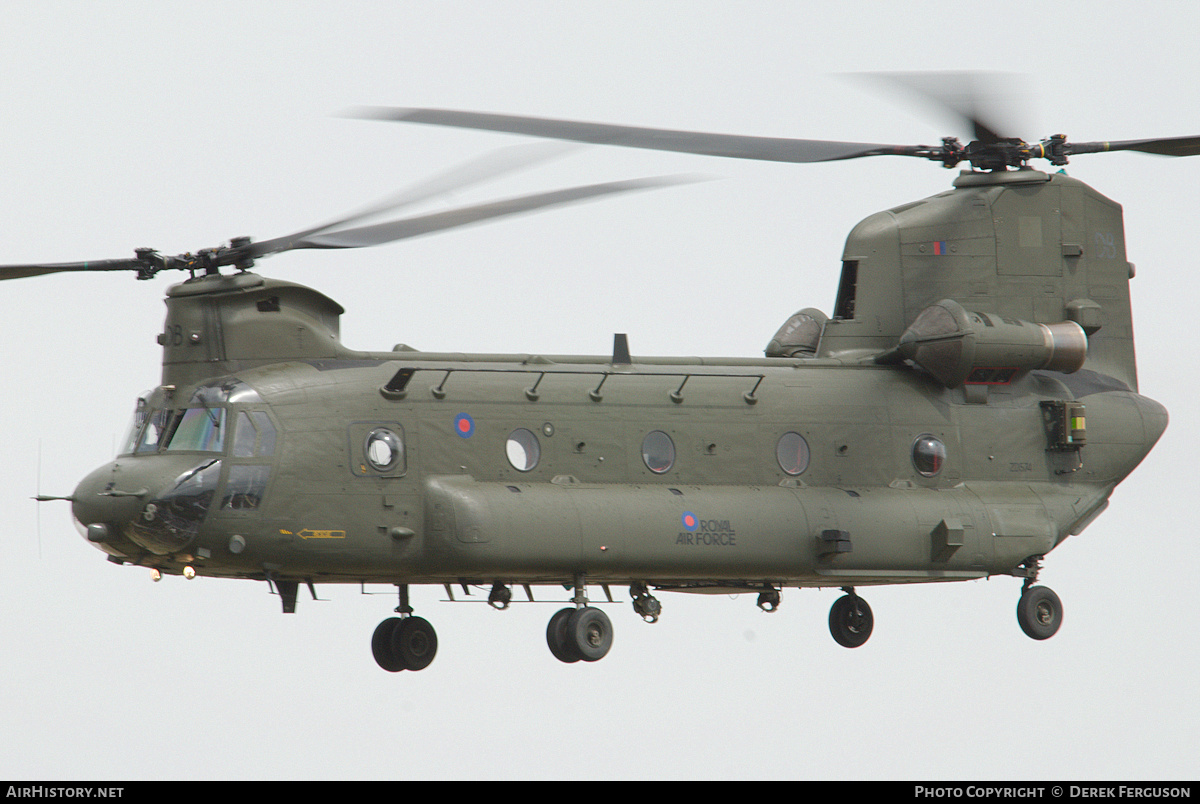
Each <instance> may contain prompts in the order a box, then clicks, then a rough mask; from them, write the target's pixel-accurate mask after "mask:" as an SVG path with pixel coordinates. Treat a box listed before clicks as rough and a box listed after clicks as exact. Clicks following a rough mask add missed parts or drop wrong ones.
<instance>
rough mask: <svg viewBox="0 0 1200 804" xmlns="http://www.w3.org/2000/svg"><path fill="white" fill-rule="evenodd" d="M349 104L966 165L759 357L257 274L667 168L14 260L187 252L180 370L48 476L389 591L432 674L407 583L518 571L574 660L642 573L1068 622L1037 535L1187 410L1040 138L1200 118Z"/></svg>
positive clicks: (652, 607)
mask: <svg viewBox="0 0 1200 804" xmlns="http://www.w3.org/2000/svg"><path fill="white" fill-rule="evenodd" d="M355 114H356V115H358V116H364V117H372V118H376V119H385V120H395V121H403V122H409V123H423V124H434V125H448V126H458V127H466V128H475V129H485V130H492V131H499V132H507V133H511V134H520V135H528V136H533V137H541V138H553V139H562V140H574V141H579V142H587V143H602V144H611V145H621V146H628V147H637V148H652V149H661V150H669V151H681V152H687V153H695V154H707V155H713V156H723V157H736V158H746V159H760V160H770V161H781V162H824V161H837V160H844V159H855V158H862V157H875V156H908V157H918V158H922V159H927V160H932V161H935V162H938V163H940V164H942V165H943V166H945V167H947V168H951V167H956V166H958V165H960V164H961V163H964V162H965V163H967V164H968V165H969V166H970V169H967V170H963V171H962V172H961V173H960V174H959V175H958V177H957V178H956V179H955V180H954V182H953V187H952V189H950V190H949V191H946V192H944V193H941V194H939V195H935V196H933V197H931V198H927V199H924V200H920V201H916V202H913V203H909V204H905V205H902V206H899V207H896V208H894V209H891V210H888V211H885V212H880V213H877V214H875V215H872V216H870V217H868V218H866V219H865V220H863V221H862V222H861V223H859V224H858V225H857V226H856V227H854V229H853V230H852V231H851V232H850V234H849V236H848V238H847V241H846V246H845V250H844V253H843V255H842V268H841V279H840V283H839V287H838V292H837V297H836V299H835V301H834V305H833V308H832V315H826V314H825V313H823V312H821V311H819V310H816V309H813V308H805V309H802V310H800V311H799V312H797V313H796V314H795V315H793V316H792V317H791V318H789V319H788V320H787V321H786V322H785V323H784V324H783V326H782V327H780V329H779V330H778V331H777V332H776V333H775V335H774V337H772V338H771V339H770V341H769V343H768V345H767V347H766V350H765V354H764V356H762V357H743V358H707V357H706V358H677V357H651V356H637V357H634V356H632V355H631V352H630V349H629V344H628V341H627V339H626V338H625V336H624V335H616V336H615V337H614V345H613V351H612V354H606V355H542V354H462V353H439V352H422V351H416V350H413V349H411V348H409V347H406V346H397V347H395V348H394V349H393V350H392V351H381V352H362V351H354V350H350V349H347V348H345V347H344V346H342V344H341V342H340V340H339V317H340V315H341V314H342V312H343V309H342V308H341V307H340V306H339V305H338V304H337V303H336V302H334V301H333V300H332V299H330V298H329V297H327V296H325V295H323V294H321V293H319V292H317V291H316V290H313V289H310V288H307V287H304V286H301V285H298V284H294V283H290V282H285V281H281V280H276V279H271V278H267V277H264V276H261V275H258V274H256V273H253V272H251V271H250V270H249V269H250V268H251V267H252V266H253V264H254V262H255V261H256V260H258V259H260V258H263V257H266V256H269V255H272V254H277V253H281V252H285V251H289V250H293V249H302V248H329V249H332V248H357V247H363V246H373V245H380V244H382V243H386V242H390V241H393V240H398V239H402V238H404V237H410V236H414V235H416V234H424V233H429V232H433V231H438V230H441V229H445V228H449V227H452V226H458V225H463V224H465V223H472V222H476V221H479V220H484V219H487V218H493V217H500V216H504V215H508V214H515V213H517V212H527V211H532V210H535V209H541V208H544V207H548V206H553V205H555V204H561V203H569V202H574V201H578V200H583V199H586V198H593V197H599V196H602V195H608V194H614V193H620V192H626V191H632V190H640V189H648V188H652V187H658V186H664V185H668V184H672V183H678V182H679V181H683V180H685V179H681V178H679V177H660V178H656V179H649V180H637V181H632V182H614V183H610V184H604V185H592V186H589V187H581V188H572V189H569V190H562V191H555V192H552V193H544V194H539V195H536V196H526V197H522V198H518V199H511V200H509V201H506V202H499V203H497V204H491V205H483V206H478V207H470V208H465V209H461V210H455V211H451V212H443V213H435V214H433V215H425V216H419V217H414V218H405V219H401V220H397V221H391V222H388V223H383V224H372V225H357V224H360V223H361V221H362V220H364V219H365V218H366V217H367V216H369V215H374V214H378V213H381V212H384V211H390V210H392V209H395V208H397V207H399V206H402V205H403V204H406V203H409V202H411V201H412V200H414V199H416V198H418V197H426V196H427V195H428V194H429V193H432V192H435V191H436V190H437V188H439V187H443V186H447V185H452V184H454V183H456V182H459V181H462V180H463V176H462V175H450V176H447V177H442V178H441V179H439V180H435V181H432V182H430V183H428V184H427V185H425V186H423V187H420V188H417V189H416V190H415V191H413V192H410V193H407V194H403V195H401V196H398V197H395V198H392V199H389V200H388V201H387V202H384V203H381V204H379V205H376V206H374V207H372V208H370V209H368V210H366V211H365V212H362V213H356V214H354V215H351V216H347V217H344V218H341V219H338V220H336V221H333V222H331V223H328V224H324V225H322V226H318V227H313V228H310V229H306V230H303V231H301V232H298V233H295V234H293V235H289V236H286V237H282V238H276V239H273V240H267V241H261V242H253V241H251V240H249V239H248V238H239V239H235V240H233V241H231V242H230V243H229V244H228V245H227V246H222V247H218V248H214V249H206V250H203V251H200V252H197V253H195V254H190V253H189V254H183V255H178V256H166V255H163V254H160V253H158V252H157V251H153V250H150V249H141V250H138V251H136V252H135V256H134V257H133V258H131V259H119V260H107V261H102V262H99V263H67V264H46V265H21V266H9V267H5V268H0V278H4V279H9V278H16V277H27V276H35V275H40V274H46V273H52V272H59V271H96V270H132V271H134V272H135V273H136V275H137V276H138V278H142V279H145V278H149V277H152V276H154V275H156V274H157V273H159V272H160V271H163V270H169V269H175V270H186V271H188V272H190V274H191V276H190V278H188V279H187V280H185V281H183V282H181V283H179V284H176V285H173V286H171V287H170V288H169V289H168V291H167V294H166V304H167V315H166V322H165V325H164V328H163V331H162V333H161V334H159V336H158V342H159V344H160V345H161V346H162V347H163V370H162V382H161V384H160V385H159V386H158V387H157V388H155V389H154V390H152V391H150V392H148V393H146V394H145V395H143V396H142V397H141V398H139V399H138V400H137V405H136V410H135V414H134V418H133V423H132V425H131V427H130V429H129V432H128V435H127V437H126V438H125V440H124V442H123V446H122V447H121V448H120V450H119V455H118V456H117V458H116V459H115V460H114V461H113V462H112V463H110V464H108V465H105V466H103V467H100V468H99V469H97V470H96V471H94V472H92V473H91V474H90V475H88V476H87V477H86V478H84V480H82V481H81V482H80V484H79V485H78V487H77V488H76V490H75V491H74V493H73V494H72V495H70V496H69V497H66V498H58V499H67V500H69V501H70V502H71V506H72V513H73V516H74V519H75V521H76V523H77V526H78V527H79V529H80V530H81V532H82V533H83V534H84V535H85V537H86V539H87V540H88V541H89V542H90V543H91V544H93V545H94V546H95V547H97V548H99V549H100V550H102V551H103V552H105V553H106V554H107V556H108V560H110V561H112V562H114V563H117V564H128V565H135V566H141V567H147V568H149V569H151V571H152V574H153V575H154V576H155V577H161V575H162V574H173V575H184V576H186V577H188V578H191V577H194V576H196V575H204V576H215V577H228V578H244V579H250V580H257V581H264V582H266V583H267V584H268V585H269V588H270V589H271V590H272V591H273V592H274V593H275V594H277V595H278V596H279V597H280V598H281V602H282V608H283V611H284V612H285V613H286V612H294V611H295V608H296V601H297V597H298V590H299V587H300V586H301V585H302V584H303V585H305V586H307V587H308V589H309V591H310V592H311V594H312V596H313V597H314V598H316V596H317V595H316V590H315V585H316V584H323V583H343V584H345V583H351V584H367V583H371V584H388V585H394V586H395V587H396V588H397V591H398V597H399V600H398V605H397V606H396V608H395V612H394V613H395V614H396V615H397V616H394V617H388V618H387V619H385V620H383V622H381V623H380V624H379V626H378V627H377V628H376V629H375V631H374V633H373V635H372V638H371V648H372V653H373V655H374V658H375V660H376V662H377V663H378V664H379V666H380V667H382V668H383V669H385V670H387V671H391V672H399V671H402V670H410V671H411V670H422V669H424V668H425V667H427V666H428V665H429V664H430V662H431V661H432V660H433V658H434V656H435V654H436V651H437V636H436V632H435V631H434V629H433V627H432V626H431V625H430V623H429V622H428V621H427V620H425V619H424V618H422V617H418V616H416V615H415V613H414V611H413V608H412V606H411V605H410V601H409V588H410V586H412V585H414V584H433V585H440V586H442V587H444V589H445V592H446V595H447V597H448V598H449V599H450V600H455V599H456V594H457V592H456V590H457V589H461V590H462V592H463V593H464V594H467V593H469V590H470V588H471V587H473V586H474V587H480V586H482V587H484V588H487V589H488V592H487V600H488V603H490V604H491V605H492V606H494V607H495V608H498V609H506V608H508V607H509V606H510V605H511V604H512V603H514V602H516V600H515V598H514V589H515V588H518V587H519V588H520V589H521V590H522V591H523V597H524V598H525V599H526V600H528V601H538V602H541V601H546V602H551V601H552V600H555V599H559V600H562V598H563V597H564V595H563V591H562V590H564V589H565V590H567V595H566V599H565V600H563V601H562V602H563V603H565V605H564V606H563V607H562V608H561V609H560V610H558V611H557V612H556V613H555V614H554V615H553V616H552V617H551V618H550V621H549V624H548V626H547V631H546V640H547V645H548V647H549V649H550V652H551V653H552V654H553V655H554V656H555V657H556V658H557V659H559V660H561V661H563V662H567V663H574V662H578V661H585V662H593V661H596V660H599V659H601V658H603V657H604V656H605V655H606V654H607V653H608V652H609V649H610V647H611V645H612V641H613V626H612V623H611V621H610V619H609V617H608V615H607V614H606V613H605V612H604V611H603V609H602V608H601V607H600V606H599V605H594V603H595V602H596V601H594V600H593V599H592V598H590V597H589V590H593V591H594V590H595V589H596V588H597V587H599V589H600V590H602V592H603V595H604V597H605V599H606V600H607V601H608V602H613V594H612V588H613V587H626V588H628V590H629V594H630V597H631V600H632V608H633V610H634V612H635V613H636V614H637V615H638V616H640V617H641V618H642V619H643V620H645V621H646V622H651V623H653V622H655V621H657V620H658V619H659V617H660V616H661V614H662V605H661V603H660V601H659V600H658V599H657V597H656V596H655V593H658V592H661V591H677V592H692V593H709V594H713V593H747V592H749V593H757V604H758V606H759V607H760V608H762V609H763V610H765V611H775V610H777V609H778V607H779V605H780V603H781V592H782V590H783V589H784V588H785V587H800V588H804V587H832V588H835V589H838V588H840V589H841V590H843V592H844V595H843V596H842V597H840V598H838V599H837V600H836V602H834V604H833V606H832V608H831V609H830V613H829V629H830V632H831V634H832V636H833V638H834V640H836V641H837V643H838V644H840V645H843V646H845V647H847V648H856V647H859V646H861V645H863V644H864V643H865V642H866V641H867V640H868V638H869V637H870V635H871V632H872V628H873V616H872V612H871V609H870V607H869V606H868V604H867V602H866V601H865V600H864V599H863V598H862V597H861V596H860V595H859V593H858V590H859V589H860V588H861V587H867V586H873V585H880V584H903V583H937V582H947V581H963V580H971V579H979V578H985V577H990V576H1012V577H1016V578H1018V579H1020V580H1021V582H1022V585H1021V592H1020V596H1019V600H1018V605H1017V620H1018V624H1019V626H1020V628H1021V629H1022V630H1023V631H1024V633H1026V634H1027V635H1028V636H1030V637H1031V638H1033V639H1037V640H1043V639H1047V638H1049V637H1051V636H1053V635H1054V634H1055V633H1056V632H1057V631H1058V629H1059V626H1060V624H1061V623H1062V619H1063V608H1062V604H1061V601H1060V600H1059V598H1058V596H1057V595H1056V594H1055V593H1054V592H1053V591H1051V590H1050V589H1048V588H1046V587H1044V586H1040V585H1037V580H1038V575H1039V572H1040V569H1041V562H1042V561H1043V560H1044V558H1045V556H1046V555H1047V554H1048V553H1050V552H1051V551H1052V550H1053V549H1054V548H1055V547H1056V546H1057V545H1058V544H1059V543H1061V542H1062V541H1063V540H1064V539H1066V538H1067V537H1068V536H1071V535H1078V534H1080V533H1081V532H1082V531H1083V530H1084V529H1085V528H1086V527H1087V526H1088V525H1089V524H1090V523H1091V522H1092V521H1094V520H1095V519H1096V517H1098V516H1099V515H1100V513H1101V512H1103V510H1104V509H1105V508H1106V506H1107V505H1108V499H1109V496H1110V495H1111V494H1112V492H1113V490H1114V488H1115V487H1116V486H1117V484H1118V483H1120V482H1121V481H1122V480H1123V479H1124V478H1125V477H1126V476H1128V474H1129V473H1130V472H1131V471H1133V469H1134V468H1135V467H1136V466H1137V465H1138V464H1139V463H1140V462H1141V461H1142V459H1143V458H1144V457H1145V456H1146V455H1147V454H1148V453H1149V451H1150V449H1151V448H1152V447H1153V445H1154V444H1155V443H1156V441H1157V440H1158V438H1159V437H1160V436H1161V434H1162V433H1163V431H1164V429H1165V427H1166V425H1167V412H1166V410H1165V409H1164V408H1163V407H1162V406H1161V405H1160V404H1158V403H1157V402H1155V401H1154V400H1152V399H1149V398H1147V397H1145V396H1142V395H1141V394H1139V393H1138V385H1137V372H1136V362H1135V357H1134V347H1133V330H1132V319H1131V312H1130V296H1129V280H1130V278H1131V277H1132V275H1133V266H1132V264H1131V263H1129V262H1128V261H1127V259H1126V252H1125V242H1124V227H1123V221H1122V211H1121V207H1120V206H1119V205H1118V204H1116V203H1114V202H1113V201H1111V200H1109V199H1108V198H1106V197H1104V196H1103V195H1101V194H1100V193H1098V192H1096V191H1095V190H1093V189H1092V188H1091V187H1089V186H1087V185H1086V184H1084V183H1082V182H1080V181H1078V180H1076V179H1074V178H1070V177H1068V176H1066V175H1065V174H1063V173H1061V172H1060V173H1053V174H1051V173H1046V172H1042V171H1039V170H1035V169H1033V168H1031V167H1030V166H1029V163H1030V162H1031V161H1032V160H1034V159H1045V160H1047V161H1049V163H1050V164H1051V165H1054V166H1062V165H1065V164H1066V163H1067V160H1068V157H1070V156H1075V155H1078V154H1087V153H1098V152H1104V151H1119V150H1132V151H1140V152H1145V153H1152V154H1160V155H1169V156H1190V155H1195V154H1198V153H1200V137H1179V138H1168V139H1150V140H1129V141H1121V142H1084V143H1073V142H1069V141H1067V139H1066V137H1064V136H1061V135H1055V136H1053V137H1049V138H1047V139H1045V140H1042V141H1040V142H1037V143H1032V144H1030V143H1026V142H1024V141H1023V140H1020V139H1016V138H1010V137H1004V136H1000V134H999V133H997V129H996V128H995V127H993V126H991V125H989V124H988V123H986V122H985V121H984V120H983V119H982V118H981V117H977V116H973V115H972V114H964V117H966V118H967V119H968V121H969V122H970V124H971V125H972V127H973V128H974V133H975V138H974V139H973V140H972V141H971V142H970V143H968V144H967V145H962V144H961V143H960V141H959V140H957V139H955V138H945V139H943V140H942V142H941V144H940V145H936V146H924V145H919V146H898V145H884V144H865V143H850V142H826V141H814V140H795V139H774V138H760V137H747V136H740V135H726V134H704V133H693V132H681V131H669V130H658V129H646V128H634V127H628V126H617V125H608V124H597V123H582V122H573V121H562V120H549V119H541V118H530V117H517V116H510V115H495V114H482V113H475V112H459V111H449V110H436V109H390V108H387V109H381V108H371V109H360V110H357V111H356V112H355ZM503 169H504V170H506V169H508V168H507V167H505V168H503ZM499 170H501V169H499V168H494V167H484V168H479V166H476V167H475V168H472V170H469V171H467V173H471V172H475V173H479V172H481V171H482V172H484V173H493V172H499ZM464 175H465V174H464ZM352 224H354V225H352ZM222 269H231V271H229V272H223V271H222ZM40 499H50V498H40ZM535 587H536V588H537V592H536V594H535V591H534V589H535Z"/></svg>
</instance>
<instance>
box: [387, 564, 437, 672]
mask: <svg viewBox="0 0 1200 804" xmlns="http://www.w3.org/2000/svg"><path fill="white" fill-rule="evenodd" d="M396 613H397V614H399V615H400V616H399V617H389V618H387V619H386V620H384V621H383V622H381V623H380V624H379V625H378V626H377V627H376V628H375V633H374V634H372V635H371V653H372V654H374V656H375V662H376V664H378V665H379V666H380V667H382V668H383V669H384V670H387V671H388V672H389V673H398V672H400V671H401V670H424V669H425V668H426V667H428V666H429V663H430V662H432V661H433V657H434V656H436V655H437V632H436V631H434V630H433V626H432V625H430V624H429V621H428V620H425V619H423V618H421V617H413V616H412V606H410V605H409V604H408V586H407V584H401V585H400V605H399V606H397V607H396Z"/></svg>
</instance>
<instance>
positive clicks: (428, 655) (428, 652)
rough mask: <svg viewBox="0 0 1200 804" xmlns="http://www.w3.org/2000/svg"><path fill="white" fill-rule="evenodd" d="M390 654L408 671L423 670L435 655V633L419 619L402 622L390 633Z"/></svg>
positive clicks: (414, 618) (410, 618)
mask: <svg viewBox="0 0 1200 804" xmlns="http://www.w3.org/2000/svg"><path fill="white" fill-rule="evenodd" d="M392 653H393V654H395V656H396V658H398V659H399V660H400V661H402V662H404V666H405V667H406V668H408V669H409V670H424V669H425V668H426V667H428V666H429V663H430V662H432V661H433V657H434V656H436V655H437V632H435V631H434V630H433V626H432V625H430V624H429V621H428V620H425V619H422V618H421V617H409V618H407V619H405V620H402V621H401V622H400V625H399V626H397V628H396V630H395V631H393V632H392Z"/></svg>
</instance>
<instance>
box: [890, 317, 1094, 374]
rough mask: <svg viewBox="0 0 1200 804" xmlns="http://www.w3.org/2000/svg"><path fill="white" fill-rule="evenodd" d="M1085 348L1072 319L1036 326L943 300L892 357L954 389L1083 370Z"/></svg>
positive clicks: (906, 333) (1084, 338) (920, 320)
mask: <svg viewBox="0 0 1200 804" xmlns="http://www.w3.org/2000/svg"><path fill="white" fill-rule="evenodd" d="M1087 350H1088V341H1087V335H1086V334H1085V333H1084V331H1083V327H1081V326H1080V325H1079V324H1077V323H1075V322H1074V321H1060V322H1058V323H1055V324H1035V323H1033V322H1030V321H1021V320H1020V319H1015V318H1005V317H1002V316H1000V315H997V314H996V313H976V312H972V311H970V310H966V309H964V308H963V306H962V305H961V304H959V303H958V302H956V301H954V300H952V299H943V300H941V301H939V302H938V303H937V304H934V305H932V306H930V307H926V308H925V309H924V310H922V311H921V313H920V315H918V316H917V319H916V320H915V321H913V323H912V325H911V326H910V327H909V328H908V329H907V330H905V331H904V334H903V335H901V336H900V345H899V346H898V347H897V348H896V350H895V351H894V352H893V353H892V354H894V355H895V356H897V357H900V358H904V359H907V360H911V361H912V362H913V363H915V364H917V365H918V366H920V367H921V368H923V369H925V370H926V371H928V372H929V373H930V374H932V375H933V376H934V377H936V378H937V379H938V380H939V381H940V382H941V383H942V384H943V385H945V386H946V387H947V388H957V387H958V386H960V385H964V384H966V385H1006V384H1008V383H1010V382H1012V381H1013V380H1014V379H1016V378H1017V377H1019V376H1020V375H1022V374H1024V373H1025V372H1027V371H1032V370H1033V369H1048V370H1050V371H1061V372H1063V373H1066V374H1070V373H1071V372H1074V371H1078V370H1079V369H1081V368H1082V367H1083V364H1084V361H1086V360H1087Z"/></svg>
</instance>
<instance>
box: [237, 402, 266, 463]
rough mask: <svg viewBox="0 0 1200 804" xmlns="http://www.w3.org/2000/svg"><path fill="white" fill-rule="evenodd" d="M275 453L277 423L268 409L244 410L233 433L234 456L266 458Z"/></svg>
mask: <svg viewBox="0 0 1200 804" xmlns="http://www.w3.org/2000/svg"><path fill="white" fill-rule="evenodd" d="M274 453H275V425H273V424H271V417H270V416H268V415H267V414H266V411H262V410H251V411H243V412H241V413H239V414H238V417H237V429H236V430H234V434H233V457H235V458H265V457H269V456H271V455H273V454H274Z"/></svg>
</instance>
